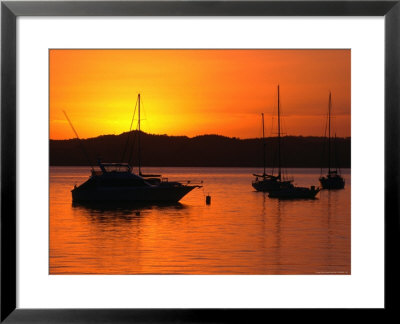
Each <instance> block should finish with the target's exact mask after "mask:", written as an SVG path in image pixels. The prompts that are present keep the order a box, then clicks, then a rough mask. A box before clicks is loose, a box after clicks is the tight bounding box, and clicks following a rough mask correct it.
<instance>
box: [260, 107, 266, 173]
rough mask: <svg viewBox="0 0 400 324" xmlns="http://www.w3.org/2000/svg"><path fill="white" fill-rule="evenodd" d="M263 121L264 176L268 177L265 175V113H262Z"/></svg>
mask: <svg viewBox="0 0 400 324" xmlns="http://www.w3.org/2000/svg"><path fill="white" fill-rule="evenodd" d="M261 119H262V136H263V166H264V172H263V176H265V175H266V173H265V133H264V113H261Z"/></svg>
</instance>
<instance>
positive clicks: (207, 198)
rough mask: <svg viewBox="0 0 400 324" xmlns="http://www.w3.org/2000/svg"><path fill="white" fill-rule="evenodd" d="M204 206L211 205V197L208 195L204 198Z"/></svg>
mask: <svg viewBox="0 0 400 324" xmlns="http://www.w3.org/2000/svg"><path fill="white" fill-rule="evenodd" d="M206 204H207V205H209V204H211V196H210V195H208V196H206Z"/></svg>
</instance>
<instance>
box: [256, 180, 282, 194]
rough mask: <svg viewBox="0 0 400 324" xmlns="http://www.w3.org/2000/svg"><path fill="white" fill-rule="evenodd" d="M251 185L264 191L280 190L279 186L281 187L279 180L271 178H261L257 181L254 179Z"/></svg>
mask: <svg viewBox="0 0 400 324" xmlns="http://www.w3.org/2000/svg"><path fill="white" fill-rule="evenodd" d="M251 185H252V186H253V188H254V189H256V190H257V191H262V192H270V191H275V190H279V188H280V183H279V182H278V181H275V180H270V179H266V180H259V181H257V180H256V181H253V183H252V184H251Z"/></svg>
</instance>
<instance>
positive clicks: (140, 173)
mask: <svg viewBox="0 0 400 324" xmlns="http://www.w3.org/2000/svg"><path fill="white" fill-rule="evenodd" d="M138 114H139V116H138V119H139V120H138V125H139V126H138V128H139V132H138V169H139V175H142V171H141V170H140V162H141V161H140V93H139V94H138Z"/></svg>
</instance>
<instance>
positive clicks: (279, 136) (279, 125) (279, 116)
mask: <svg viewBox="0 0 400 324" xmlns="http://www.w3.org/2000/svg"><path fill="white" fill-rule="evenodd" d="M279 105H280V102H279V84H278V179H279V180H281V174H282V170H281V169H282V168H281V112H280V106H279Z"/></svg>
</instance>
